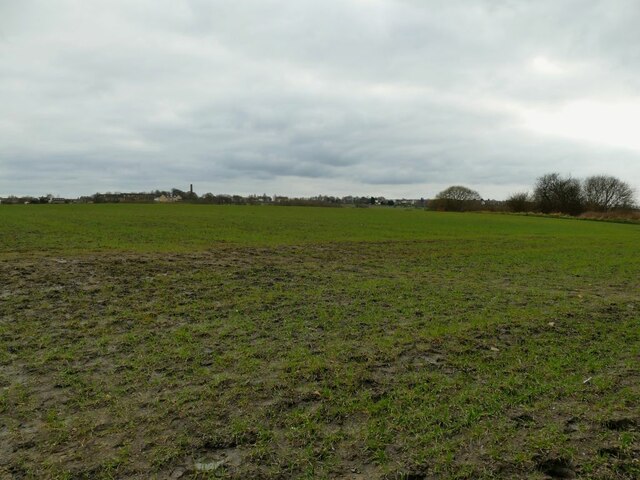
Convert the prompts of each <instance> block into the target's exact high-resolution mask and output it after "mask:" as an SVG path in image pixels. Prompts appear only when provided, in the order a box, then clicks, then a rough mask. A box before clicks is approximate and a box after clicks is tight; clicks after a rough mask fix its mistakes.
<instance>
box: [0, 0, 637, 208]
mask: <svg viewBox="0 0 640 480" xmlns="http://www.w3.org/2000/svg"><path fill="white" fill-rule="evenodd" d="M639 25H640V2H639V1H638V0H601V1H598V0H536V1H529V0H486V1H484V0H456V1H452V0H322V1H320V0H295V1H294V0H287V1H284V0H233V1H230V0H102V1H97V0H0V196H5V195H9V194H16V195H22V194H45V193H54V194H56V195H65V196H76V195H80V194H91V193H95V192H96V191H140V190H152V189H156V188H160V189H165V188H166V189H168V188H171V187H179V188H182V189H188V185H189V183H193V184H194V187H195V190H196V192H198V193H204V192H207V191H212V192H214V193H241V194H248V193H263V192H266V193H267V194H280V195H315V194H318V193H325V194H334V195H347V194H364V195H385V196H387V197H430V196H433V195H435V193H437V192H438V191H439V190H440V189H441V188H443V187H446V186H447V185H450V184H464V185H468V186H471V187H473V188H476V189H477V190H478V191H479V192H480V193H481V194H482V195H483V196H484V197H485V198H503V197H504V196H506V195H507V194H508V193H510V192H513V191H516V190H521V189H523V188H527V187H529V186H530V185H531V184H532V183H533V182H534V181H535V178H536V177H537V176H538V175H541V174H543V173H547V172H551V171H558V172H560V173H563V174H572V175H573V176H577V177H583V176H585V175H589V174H593V173H603V172H606V173H610V174H614V175H617V176H619V177H620V178H622V179H624V180H626V181H628V182H629V183H631V184H632V185H633V186H634V187H636V188H640V28H639V27H638V26H639Z"/></svg>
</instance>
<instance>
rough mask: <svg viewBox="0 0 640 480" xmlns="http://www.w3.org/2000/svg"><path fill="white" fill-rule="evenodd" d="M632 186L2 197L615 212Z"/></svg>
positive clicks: (557, 179) (555, 179)
mask: <svg viewBox="0 0 640 480" xmlns="http://www.w3.org/2000/svg"><path fill="white" fill-rule="evenodd" d="M634 193H635V192H634V191H633V189H632V188H631V186H630V185H629V184H628V183H626V182H623V181H622V180H620V179H618V178H616V177H612V176H609V175H595V176H591V177H588V178H586V179H584V180H579V179H576V178H573V177H563V176H562V175H560V174H558V173H549V174H546V175H543V176H541V177H539V178H538V179H537V180H536V183H535V185H534V187H533V191H532V192H518V193H514V194H512V195H510V196H509V198H507V200H490V199H483V198H482V196H481V195H480V193H478V192H477V191H475V190H472V189H470V188H468V187H465V186H462V185H453V186H451V187H448V188H446V189H445V190H443V191H441V192H440V193H438V195H436V197H435V198H433V199H424V198H420V199H405V198H402V199H387V198H385V197H374V196H371V197H368V196H354V195H348V196H345V197H335V196H330V195H317V196H314V197H286V196H279V195H272V196H271V195H266V194H262V195H248V196H242V195H225V194H213V193H205V194H204V195H198V194H196V193H195V192H194V191H193V190H191V189H190V190H188V191H184V190H180V189H178V188H173V189H171V190H155V191H152V192H137V193H136V192H129V193H120V192H115V193H112V192H107V193H96V194H94V195H90V196H84V197H79V198H76V199H65V198H57V197H54V196H53V195H46V196H42V197H30V196H29V197H7V198H2V199H0V202H1V203H5V204H24V203H49V204H51V203H173V202H185V203H199V204H211V205H282V206H321V207H340V206H356V207H369V206H374V205H379V206H389V207H414V208H426V209H429V210H440V211H456V212H462V211H494V212H517V213H524V212H527V213H529V212H530V213H543V214H551V213H558V214H565V215H580V214H583V213H585V212H598V213H600V214H604V213H607V214H612V213H621V212H631V211H633V210H635V209H636V208H637V206H636V203H635V198H634Z"/></svg>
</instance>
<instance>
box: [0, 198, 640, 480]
mask: <svg viewBox="0 0 640 480" xmlns="http://www.w3.org/2000/svg"><path fill="white" fill-rule="evenodd" d="M0 279H1V283H0V478H74V479H75V478H78V479H79V478H86V479H94V478H139V479H146V478H183V479H186V478H233V479H249V478H274V479H275V478H282V479H284V478H327V479H362V480H364V479H387V478H388V479H395V478H398V479H401V478H405V479H414V480H416V479H449V478H458V479H462V478H465V479H483V478H487V479H488V478H504V479H517V478H522V479H525V478H526V479H543V478H588V479H590V478H598V479H635V478H640V400H639V399H640V226H638V225H624V224H613V223H603V222H593V221H579V220H565V219H550V218H538V217H525V216H513V215H499V214H446V213H431V212H425V211H422V210H401V209H385V208H371V209H356V208H352V209H350V208H335V209H329V208H327V209H322V208H296V207H214V206H197V205H19V206H2V207H0Z"/></svg>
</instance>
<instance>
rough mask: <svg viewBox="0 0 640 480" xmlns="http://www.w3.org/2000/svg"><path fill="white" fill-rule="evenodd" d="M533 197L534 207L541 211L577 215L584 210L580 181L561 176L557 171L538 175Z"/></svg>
mask: <svg viewBox="0 0 640 480" xmlns="http://www.w3.org/2000/svg"><path fill="white" fill-rule="evenodd" d="M533 197H534V201H535V204H536V208H537V209H538V210H540V211H541V212H542V213H567V214H569V215H578V214H580V213H581V212H582V211H583V210H584V207H583V201H582V188H581V185H580V181H579V180H577V179H575V178H571V177H567V178H563V177H561V176H560V174H558V173H548V174H546V175H543V176H541V177H539V178H538V180H537V181H536V186H535V190H534V193H533Z"/></svg>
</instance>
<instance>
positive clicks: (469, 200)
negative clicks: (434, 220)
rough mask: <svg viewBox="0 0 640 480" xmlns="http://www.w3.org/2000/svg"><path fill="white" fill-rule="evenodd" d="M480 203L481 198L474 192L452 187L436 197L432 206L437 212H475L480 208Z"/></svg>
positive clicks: (465, 188) (468, 189)
mask: <svg viewBox="0 0 640 480" xmlns="http://www.w3.org/2000/svg"><path fill="white" fill-rule="evenodd" d="M481 202H482V197H481V196H480V194H479V193H478V192H476V191H475V190H471V189H470V188H467V187H463V186H462V185H453V186H451V187H449V188H446V189H444V190H443V191H441V192H440V193H438V195H436V199H435V201H434V202H433V206H434V207H435V208H436V209H437V210H448V211H456V212H461V211H464V210H477V209H478V208H480V205H481Z"/></svg>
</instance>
